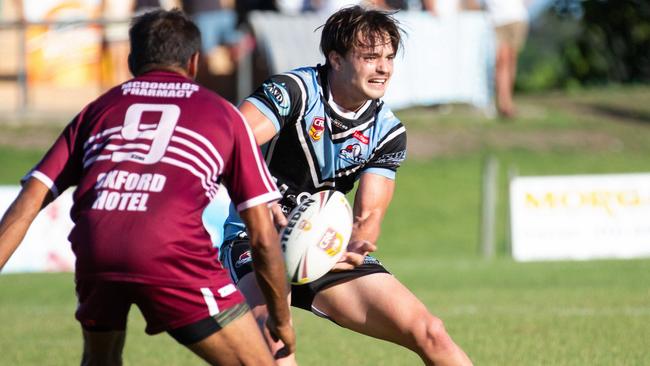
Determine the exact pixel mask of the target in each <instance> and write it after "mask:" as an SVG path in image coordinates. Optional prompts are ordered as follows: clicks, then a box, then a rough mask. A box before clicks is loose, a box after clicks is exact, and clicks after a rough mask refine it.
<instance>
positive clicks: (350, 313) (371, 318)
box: [313, 273, 472, 365]
mask: <svg viewBox="0 0 650 366" xmlns="http://www.w3.org/2000/svg"><path fill="white" fill-rule="evenodd" d="M313 306H314V307H316V308H317V309H318V310H320V311H322V312H323V313H325V314H327V315H328V316H329V317H330V318H332V320H334V321H335V322H336V323H338V324H339V325H341V326H343V327H346V328H348V329H351V330H353V331H355V332H359V333H362V334H365V335H368V336H371V337H375V338H379V339H384V340H387V341H390V342H393V343H396V344H399V345H401V346H404V347H406V348H408V349H410V350H412V351H413V352H416V353H417V354H418V355H419V356H420V358H422V360H423V361H424V363H425V364H426V365H471V364H472V362H471V361H470V359H469V357H467V355H466V354H465V352H463V350H462V349H460V347H458V346H457V345H456V344H455V343H454V341H453V340H452V339H451V337H450V336H449V334H448V333H447V331H446V330H445V327H444V325H443V323H442V321H441V320H440V319H438V318H437V317H435V316H433V315H432V314H431V313H429V311H428V310H427V308H426V307H425V306H424V304H422V302H421V301H420V300H418V298H416V297H415V295H414V294H413V293H412V292H411V291H409V290H408V289H407V288H406V287H405V286H404V285H402V284H401V283H400V282H399V281H398V280H397V279H396V278H395V277H393V276H392V275H390V274H387V273H375V274H371V275H367V276H363V277H358V278H355V279H353V280H350V281H347V282H343V283H340V284H337V285H335V286H332V287H329V288H327V289H325V290H323V291H321V292H319V293H318V294H317V295H316V297H315V299H314V303H313Z"/></svg>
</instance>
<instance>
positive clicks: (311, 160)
mask: <svg viewBox="0 0 650 366" xmlns="http://www.w3.org/2000/svg"><path fill="white" fill-rule="evenodd" d="M285 75H287V76H289V77H290V78H292V79H294V80H295V81H296V84H298V87H299V88H300V99H301V102H302V106H301V108H300V115H298V119H297V121H299V122H298V123H296V129H297V130H298V131H297V132H298V139H299V140H300V146H301V147H302V151H303V152H304V153H305V158H306V159H305V160H307V164H309V174H310V175H311V180H312V182H313V183H314V187H316V188H320V187H323V186H330V187H333V186H334V182H322V183H320V182H319V181H318V173H317V172H316V166H315V165H314V158H313V157H312V156H311V153H310V151H309V145H308V144H307V141H306V139H305V136H304V135H303V133H304V131H303V128H302V124H301V123H300V121H302V120H303V118H304V115H305V104H306V101H305V99H306V98H307V92H306V91H305V88H304V86H303V85H302V81H301V79H300V78H299V77H298V76H296V75H294V74H291V73H287V74H285Z"/></svg>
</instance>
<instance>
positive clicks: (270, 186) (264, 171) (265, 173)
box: [230, 105, 278, 205]
mask: <svg viewBox="0 0 650 366" xmlns="http://www.w3.org/2000/svg"><path fill="white" fill-rule="evenodd" d="M230 107H231V108H232V109H233V110H234V111H235V112H237V114H238V115H239V118H240V119H239V123H241V124H243V125H244V128H245V129H246V133H247V134H248V142H249V143H250V148H251V150H252V152H253V156H255V163H256V164H257V171H258V172H259V173H260V175H261V176H262V181H263V182H264V187H265V188H266V190H267V191H268V192H273V191H277V189H278V188H277V187H276V186H275V182H274V181H273V180H272V179H271V173H269V170H268V168H267V167H266V164H265V163H263V162H262V159H261V157H260V154H259V147H258V146H257V142H256V141H255V135H254V134H253V131H252V130H251V128H250V126H248V122H246V118H245V117H244V115H243V114H241V112H240V111H239V110H238V109H237V108H235V107H234V106H233V105H230ZM240 205H241V204H240Z"/></svg>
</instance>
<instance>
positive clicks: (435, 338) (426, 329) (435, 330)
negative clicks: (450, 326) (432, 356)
mask: <svg viewBox="0 0 650 366" xmlns="http://www.w3.org/2000/svg"><path fill="white" fill-rule="evenodd" d="M416 342H417V344H418V347H419V348H420V349H422V350H427V351H433V352H436V353H445V352H448V351H450V350H452V348H453V341H452V340H451V337H449V334H448V333H447V329H445V325H444V323H443V322H442V320H440V319H439V318H437V317H435V316H433V315H428V316H427V317H426V318H425V320H424V322H423V325H422V327H421V331H420V332H419V334H418V336H416Z"/></svg>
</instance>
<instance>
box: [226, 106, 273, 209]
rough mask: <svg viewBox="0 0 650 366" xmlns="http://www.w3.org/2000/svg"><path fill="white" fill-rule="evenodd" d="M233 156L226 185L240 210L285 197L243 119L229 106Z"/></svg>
mask: <svg viewBox="0 0 650 366" xmlns="http://www.w3.org/2000/svg"><path fill="white" fill-rule="evenodd" d="M230 109H231V113H230V117H231V125H232V129H233V153H232V155H231V160H230V162H228V164H227V165H226V170H225V171H224V172H223V184H224V185H225V186H226V188H227V189H228V193H229V194H230V198H231V200H232V201H233V203H234V204H235V207H236V208H237V211H238V212H239V211H242V210H245V209H247V208H250V207H253V206H257V205H260V204H264V203H268V202H272V201H276V200H279V199H280V198H281V197H282V196H281V195H280V192H278V189H277V187H276V185H275V182H274V181H273V178H272V177H271V174H270V173H269V171H268V168H267V167H266V163H265V162H264V159H263V158H262V154H261V152H260V148H259V147H258V146H257V144H256V143H255V137H254V136H253V132H252V131H251V129H250V127H248V124H247V123H246V122H245V121H244V117H243V116H242V115H241V114H240V113H239V111H238V110H237V109H236V108H235V107H233V106H230Z"/></svg>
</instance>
